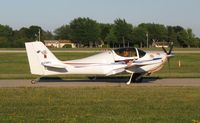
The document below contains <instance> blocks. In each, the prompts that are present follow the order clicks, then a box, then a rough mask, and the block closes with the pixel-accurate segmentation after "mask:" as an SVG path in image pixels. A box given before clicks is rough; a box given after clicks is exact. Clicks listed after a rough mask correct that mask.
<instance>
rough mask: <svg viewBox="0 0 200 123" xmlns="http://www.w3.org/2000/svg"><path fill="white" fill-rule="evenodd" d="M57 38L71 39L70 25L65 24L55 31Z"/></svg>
mask: <svg viewBox="0 0 200 123" xmlns="http://www.w3.org/2000/svg"><path fill="white" fill-rule="evenodd" d="M54 33H55V39H71V29H70V26H69V25H63V26H61V27H59V28H57V29H56V30H55V31H54Z"/></svg>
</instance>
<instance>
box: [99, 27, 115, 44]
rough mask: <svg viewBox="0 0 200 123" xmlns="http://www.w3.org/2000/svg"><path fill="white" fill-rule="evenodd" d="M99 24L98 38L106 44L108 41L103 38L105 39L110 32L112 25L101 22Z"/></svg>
mask: <svg viewBox="0 0 200 123" xmlns="http://www.w3.org/2000/svg"><path fill="white" fill-rule="evenodd" d="M99 25H100V38H101V40H102V41H103V42H104V43H105V44H108V42H106V40H105V39H106V37H107V35H108V34H109V33H110V30H111V28H112V25H111V24H103V23H100V24H99Z"/></svg>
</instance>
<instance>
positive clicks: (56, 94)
mask: <svg viewBox="0 0 200 123" xmlns="http://www.w3.org/2000/svg"><path fill="white" fill-rule="evenodd" d="M0 98H1V101H0V122H2V123H158V122H159V123H193V121H195V120H196V121H200V103H199V102H200V88H199V87H101V88H91V87H90V88H0Z"/></svg>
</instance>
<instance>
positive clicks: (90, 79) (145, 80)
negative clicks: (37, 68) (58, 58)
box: [38, 76, 161, 84]
mask: <svg viewBox="0 0 200 123" xmlns="http://www.w3.org/2000/svg"><path fill="white" fill-rule="evenodd" d="M158 79H161V78H160V77H142V81H141V82H133V83H152V82H154V81H156V80H158ZM128 80H129V77H124V76H119V77H88V79H63V78H61V77H49V76H48V77H41V78H40V79H39V81H38V82H39V83H45V82H52V83H56V82H66V83H67V82H83V83H84V82H91V83H92V82H106V83H124V84H125V83H126V82H127V81H128Z"/></svg>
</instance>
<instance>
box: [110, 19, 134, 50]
mask: <svg viewBox="0 0 200 123" xmlns="http://www.w3.org/2000/svg"><path fill="white" fill-rule="evenodd" d="M113 31H114V34H115V35H116V37H117V40H118V43H119V44H123V47H125V45H126V44H127V43H128V42H129V41H130V40H132V31H133V26H132V25H131V24H128V23H127V22H126V20H125V19H116V20H115V21H114V27H113Z"/></svg>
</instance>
